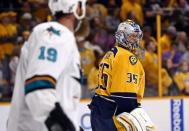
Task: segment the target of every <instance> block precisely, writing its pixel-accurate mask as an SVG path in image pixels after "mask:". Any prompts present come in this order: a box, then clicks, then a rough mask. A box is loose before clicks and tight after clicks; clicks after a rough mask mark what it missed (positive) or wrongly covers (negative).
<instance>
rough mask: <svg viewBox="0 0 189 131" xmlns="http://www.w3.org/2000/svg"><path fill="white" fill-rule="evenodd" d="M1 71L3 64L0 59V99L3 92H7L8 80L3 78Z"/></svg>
mask: <svg viewBox="0 0 189 131" xmlns="http://www.w3.org/2000/svg"><path fill="white" fill-rule="evenodd" d="M3 73H4V72H3V64H2V60H0V100H1V99H2V98H3V97H4V94H5V92H7V91H6V90H7V85H8V82H7V81H6V80H5V79H4V75H3Z"/></svg>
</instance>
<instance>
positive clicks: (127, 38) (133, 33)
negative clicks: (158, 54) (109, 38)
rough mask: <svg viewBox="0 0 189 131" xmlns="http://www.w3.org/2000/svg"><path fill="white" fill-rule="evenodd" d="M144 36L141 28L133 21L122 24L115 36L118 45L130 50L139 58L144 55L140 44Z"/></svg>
mask: <svg viewBox="0 0 189 131" xmlns="http://www.w3.org/2000/svg"><path fill="white" fill-rule="evenodd" d="M142 36H143V34H142V31H141V29H140V26H139V25H138V24H136V23H135V22H133V21H132V20H127V21H124V22H122V23H120V24H119V26H118V29H117V32H116V34H115V37H116V42H117V44H118V45H121V46H122V47H124V48H126V49H128V50H129V51H131V52H132V53H134V54H135V55H137V56H139V55H141V54H142V52H141V51H139V50H140V45H139V44H140V40H141V39H142ZM139 52H140V53H141V54H140V53H139Z"/></svg>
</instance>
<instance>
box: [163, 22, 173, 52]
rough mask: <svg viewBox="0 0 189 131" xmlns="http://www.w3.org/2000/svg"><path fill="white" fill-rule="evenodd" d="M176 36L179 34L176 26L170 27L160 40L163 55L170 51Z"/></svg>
mask: <svg viewBox="0 0 189 131" xmlns="http://www.w3.org/2000/svg"><path fill="white" fill-rule="evenodd" d="M176 34H177V32H176V28H175V27H174V26H170V27H169V28H168V29H167V30H166V32H165V33H164V34H163V36H162V37H161V38H160V45H161V51H162V53H165V52H167V51H170V49H171V44H173V41H174V39H175V37H176Z"/></svg>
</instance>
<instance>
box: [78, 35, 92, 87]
mask: <svg viewBox="0 0 189 131" xmlns="http://www.w3.org/2000/svg"><path fill="white" fill-rule="evenodd" d="M77 42H78V48H79V52H80V56H81V67H82V68H83V76H84V78H85V79H86V82H85V85H87V77H88V74H89V72H90V70H91V69H92V68H93V66H94V64H95V55H94V52H93V50H91V49H88V48H86V47H85V38H84V37H77Z"/></svg>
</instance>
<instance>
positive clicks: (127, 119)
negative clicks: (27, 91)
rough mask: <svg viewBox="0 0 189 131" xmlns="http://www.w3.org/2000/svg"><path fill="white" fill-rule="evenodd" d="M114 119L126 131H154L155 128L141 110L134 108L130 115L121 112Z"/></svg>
mask: <svg viewBox="0 0 189 131" xmlns="http://www.w3.org/2000/svg"><path fill="white" fill-rule="evenodd" d="M116 119H117V120H118V121H119V122H120V123H121V124H122V125H123V126H124V128H125V129H126V131H155V126H154V124H153V123H152V121H151V119H150V117H149V116H148V114H147V113H146V112H145V110H144V109H143V108H136V109H134V110H133V111H131V112H130V113H127V112H123V113H121V114H119V115H118V116H116Z"/></svg>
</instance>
